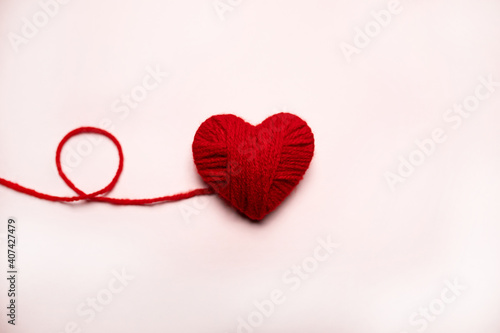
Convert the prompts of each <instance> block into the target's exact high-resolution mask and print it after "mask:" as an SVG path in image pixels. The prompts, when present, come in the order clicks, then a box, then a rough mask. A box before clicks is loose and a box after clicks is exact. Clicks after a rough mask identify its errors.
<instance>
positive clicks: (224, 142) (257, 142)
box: [193, 113, 314, 221]
mask: <svg viewBox="0 0 500 333" xmlns="http://www.w3.org/2000/svg"><path fill="white" fill-rule="evenodd" d="M313 154H314V136H313V133H312V131H311V129H310V128H309V126H308V125H307V123H306V122H305V121H304V120H302V119H300V118H299V117H297V116H295V115H293V114H290V113H279V114H275V115H273V116H271V117H269V118H267V119H266V120H264V121H263V122H262V123H261V124H259V125H257V126H253V125H251V124H249V123H247V122H245V121H244V120H243V119H241V118H239V117H237V116H234V115H229V114H228V115H217V116H212V117H210V118H209V119H207V120H206V121H205V122H203V124H202V125H201V126H200V127H199V128H198V131H197V132H196V135H195V137H194V141H193V157H194V162H195V164H196V167H197V169H198V173H199V174H200V176H201V177H202V178H203V180H204V181H205V182H206V183H207V184H208V185H209V186H210V187H211V188H212V189H213V190H214V191H215V192H216V193H217V194H218V195H219V196H220V197H222V198H223V199H224V200H225V201H226V202H227V203H229V204H230V205H232V206H233V207H235V208H236V209H237V210H238V211H239V212H241V213H243V214H244V215H246V216H247V217H249V218H250V219H252V220H256V221H258V220H262V219H263V218H264V217H265V216H266V215H267V214H269V213H270V212H272V211H273V210H274V209H275V208H276V207H278V206H279V205H280V204H281V203H282V202H283V200H284V199H285V198H286V197H287V196H288V195H289V194H290V193H291V192H292V190H293V189H294V188H295V186H297V184H298V183H299V181H300V180H301V179H302V177H303V176H304V173H305V172H306V170H307V169H308V168H309V164H310V162H311V159H312V157H313Z"/></svg>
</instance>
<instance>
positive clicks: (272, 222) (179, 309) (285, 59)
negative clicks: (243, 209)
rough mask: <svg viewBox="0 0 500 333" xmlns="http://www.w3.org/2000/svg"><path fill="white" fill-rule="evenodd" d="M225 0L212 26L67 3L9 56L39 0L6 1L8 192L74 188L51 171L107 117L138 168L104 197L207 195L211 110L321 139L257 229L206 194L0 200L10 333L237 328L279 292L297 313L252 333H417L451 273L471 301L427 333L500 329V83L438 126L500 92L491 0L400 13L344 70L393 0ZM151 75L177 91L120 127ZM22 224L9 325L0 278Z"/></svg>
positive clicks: (163, 89)
mask: <svg viewBox="0 0 500 333" xmlns="http://www.w3.org/2000/svg"><path fill="white" fill-rule="evenodd" d="M232 3H233V5H232V8H233V10H232V11H228V12H225V13H224V14H222V16H223V17H224V18H225V20H222V19H221V16H220V15H219V14H218V13H217V11H216V10H215V9H214V7H213V3H212V1H211V0H204V1H202V0H187V1H180V0H178V1H160V0H143V1H131V0H108V1H81V0H73V1H71V2H69V3H68V4H65V5H60V7H59V9H58V12H57V13H56V15H54V17H53V18H50V20H49V22H48V23H47V24H46V25H45V26H43V27H41V28H40V29H39V31H38V33H37V34H36V35H35V36H33V37H32V38H29V39H28V41H27V43H24V44H23V45H19V49H18V51H17V52H16V51H15V48H14V47H13V45H12V43H11V42H10V41H9V36H10V37H11V38H12V36H13V35H12V34H13V33H15V34H18V35H21V33H22V32H21V29H22V27H23V25H24V24H25V23H23V18H26V19H28V20H29V21H31V22H32V21H33V16H34V15H36V13H39V12H40V10H41V9H40V4H39V3H38V2H37V1H32V0H24V1H17V0H1V1H0V156H1V158H0V177H3V178H7V179H10V180H12V181H16V182H19V183H21V184H24V185H26V186H29V187H34V188H36V189H38V190H40V191H43V192H47V193H50V194H56V195H72V192H71V190H70V189H68V188H67V187H66V185H65V184H64V183H63V181H62V180H61V179H60V178H59V177H58V175H57V172H56V169H55V165H54V155H55V149H56V147H57V144H58V143H59V141H60V140H61V138H62V137H63V136H64V135H65V134H66V133H67V132H69V131H70V130H72V129H74V128H76V127H80V126H84V125H87V126H99V124H100V123H101V122H102V121H103V119H107V120H104V121H105V122H106V121H107V122H111V123H112V125H113V128H112V129H111V132H112V133H113V134H115V135H116V136H117V137H118V139H119V140H120V141H121V143H122V145H123V148H124V151H125V157H126V159H125V170H124V173H123V176H122V178H121V180H120V183H119V184H118V186H117V187H116V189H115V190H114V191H113V193H112V195H113V196H114V197H132V198H141V197H151V196H159V195H166V194H173V193H177V192H181V191H186V190H189V189H193V188H199V187H203V186H204V184H203V183H202V182H201V180H200V179H199V177H198V175H197V173H196V170H195V167H194V164H193V162H192V155H191V143H192V139H193V136H194V133H195V132H196V129H197V128H198V126H199V125H200V124H201V122H202V121H203V120H205V119H206V118H208V117H209V116H211V115H214V114H220V113H234V114H236V115H238V116H241V117H243V118H244V119H246V120H248V121H249V122H252V123H254V124H257V123H259V122H261V121H262V120H263V119H265V118H266V117H268V116H270V115H271V114H273V113H276V112H278V111H277V110H288V111H289V112H293V113H295V114H297V115H299V116H300V117H302V118H303V119H304V120H306V121H307V122H308V124H309V125H310V127H311V128H312V129H313V132H314V134H315V139H316V151H315V157H314V159H313V162H312V164H311V167H310V169H309V171H308V172H307V174H306V176H305V179H304V180H303V181H302V182H301V183H300V185H299V187H298V188H297V191H295V192H294V193H293V194H292V195H291V196H290V197H289V198H288V200H286V202H285V203H283V205H282V206H280V207H279V208H278V210H277V211H276V212H275V213H273V214H272V215H270V216H269V217H268V218H267V219H266V220H264V222H263V223H262V224H252V223H249V221H247V220H245V219H244V218H242V217H241V216H240V215H238V214H237V213H235V212H234V211H233V209H231V208H230V207H228V206H227V205H225V204H224V203H223V202H222V201H221V200H219V199H218V198H217V197H216V196H210V197H206V198H199V199H190V200H186V201H184V202H178V203H167V204H163V205H157V206H154V207H114V206H109V205H102V204H98V203H84V204H75V205H65V204H59V203H49V202H44V201H40V200H37V199H34V198H31V197H28V196H24V195H21V194H17V193H15V192H13V191H11V190H8V189H5V188H0V221H1V223H0V227H1V230H0V242H1V244H0V245H1V255H0V258H1V260H2V262H1V267H2V272H4V273H0V277H1V281H2V283H0V286H1V288H2V289H1V296H0V301H1V306H0V308H1V309H2V310H1V312H0V313H1V315H2V316H1V319H0V331H2V332H20V333H31V332H38V333H49V332H51V333H52V332H53V333H56V332H64V330H65V327H66V325H67V324H68V323H70V322H75V323H77V324H78V325H80V326H79V328H80V329H81V330H82V332H88V333H97V332H121V333H136V332H186V333H191V332H193V333H194V332H197V333H199V332H207V333H208V332H214V333H215V332H217V333H219V332H221V333H225V332H228V333H229V332H238V325H239V324H238V321H239V318H242V319H243V320H247V319H248V316H250V315H251V314H252V313H253V312H255V311H256V307H255V305H254V302H255V301H258V302H262V301H263V300H266V299H269V295H270V293H271V292H272V291H273V290H274V289H278V290H281V291H283V292H284V294H285V297H286V300H285V302H284V303H282V304H280V305H277V306H276V307H275V309H274V311H273V313H272V314H271V315H270V316H269V318H267V317H266V318H265V319H264V320H263V322H262V323H259V325H255V327H251V329H250V330H248V329H247V330H246V331H245V330H242V329H240V332H248V331H252V332H253V331H255V332H261V333H284V332H286V333H299V332H317V333H327V332H342V333H379V332H380V333H390V332H394V333H400V332H408V333H412V332H418V331H417V329H419V328H423V326H422V325H423V324H422V323H421V322H420V324H418V325H416V324H415V323H413V324H412V323H411V322H410V321H409V320H410V317H411V316H412V315H413V314H414V312H415V311H418V309H419V308H421V307H423V308H426V307H429V305H430V304H434V305H436V304H438V305H439V299H440V297H441V293H442V291H443V290H444V289H445V288H446V282H445V281H450V282H453V281H455V280H457V281H458V282H459V283H460V284H461V285H463V286H465V287H466V290H465V291H463V292H462V293H461V294H460V295H459V296H458V297H456V299H455V300H454V302H451V304H446V305H445V309H444V310H443V311H442V313H440V314H439V315H437V316H435V318H434V319H433V321H432V322H428V325H426V326H428V327H426V330H425V331H426V332H435V333H448V332H454V333H462V332H463V333H465V332H477V333H498V332H500V320H499V316H498V313H499V311H500V286H499V284H498V281H500V268H499V265H500V260H499V259H500V258H499V256H500V242H499V241H498V239H499V237H500V225H499V222H500V208H499V207H500V205H499V200H500V176H499V171H500V145H499V144H498V143H499V142H500V131H499V129H500V128H499V121H500V115H499V113H498V109H499V107H500V87H497V89H498V91H496V92H494V93H492V94H491V96H489V97H488V98H487V99H486V100H484V101H481V102H480V105H479V107H478V108H477V110H476V111H475V112H473V113H472V114H471V115H470V117H468V118H466V119H463V123H462V124H461V126H460V127H459V128H457V129H453V128H452V127H451V125H452V124H453V123H446V122H445V121H444V120H443V115H444V114H445V113H446V112H447V110H448V109H449V108H450V107H453V105H454V104H456V103H462V102H463V101H464V99H465V98H466V97H467V96H469V95H474V92H475V89H476V86H478V84H480V81H479V77H488V76H489V75H492V76H493V78H494V79H495V80H496V81H500V62H499V59H500V48H499V44H498V41H499V40H500V21H499V20H498V16H499V14H500V2H499V1H493V0H490V1H487V0H480V1H470V0H469V1H465V0H461V1H453V2H450V1H424V0H419V1H417V0H413V1H404V2H402V3H401V4H400V8H401V9H402V11H401V12H400V13H399V14H397V15H393V16H392V19H391V22H390V23H389V24H388V25H387V26H386V27H383V28H382V29H381V31H380V33H379V34H378V35H376V36H374V37H373V38H371V39H370V43H369V44H368V46H366V47H364V48H360V50H359V54H354V55H353V56H352V57H351V59H350V60H351V61H350V62H349V61H347V59H346V57H345V56H344V54H343V53H342V51H341V48H340V46H341V45H342V43H349V44H352V45H354V44H353V43H354V38H355V36H356V28H360V29H363V28H364V27H365V25H367V24H369V23H370V22H372V21H373V20H374V18H373V16H372V15H371V12H372V11H376V12H379V11H380V10H383V9H387V6H388V2H387V1H360V0H357V1H353V0H345V1H326V0H322V1H319V0H316V1H298V0H297V1H295V0H294V1H292V0H287V1H285V0H281V1H262V0H260V1H249V0H246V1H241V2H240V3H238V1H234V0H233V1H232ZM157 66H159V68H161V70H162V71H164V72H168V73H169V76H168V78H165V79H164V80H163V82H162V83H161V84H159V85H158V87H157V88H156V89H154V90H153V91H151V92H149V94H148V96H147V98H146V99H145V100H144V101H142V102H141V103H139V105H138V107H137V108H136V109H133V110H131V111H130V112H129V113H128V115H127V116H126V117H123V115H124V113H123V112H115V111H116V107H115V106H114V103H115V101H117V100H118V99H119V98H120V96H121V95H122V94H129V93H130V92H131V90H132V89H134V88H136V87H137V86H138V85H140V84H141V83H142V80H143V78H144V77H145V76H146V75H147V70H146V68H148V67H151V68H155V67H157ZM436 128H442V129H443V130H444V131H445V132H446V135H447V140H446V141H445V142H444V143H442V144H439V145H437V147H436V149H435V151H434V152H433V154H431V155H430V156H429V157H427V158H426V160H425V162H424V163H423V164H422V165H420V166H418V167H417V168H416V170H415V171H414V172H413V174H412V175H410V176H409V177H408V179H407V180H406V181H405V182H404V183H398V184H397V185H396V187H395V190H394V191H392V190H391V188H390V186H389V185H388V183H387V181H386V179H385V177H384V175H385V174H386V172H394V173H396V172H397V168H398V165H399V160H398V158H399V156H403V157H408V156H409V155H410V154H411V153H412V152H414V151H415V149H416V145H415V143H414V142H415V140H423V139H426V138H430V137H431V135H432V132H433V130H434V129H436ZM82 140H88V137H87V138H85V137H79V138H75V139H74V140H71V142H70V143H69V144H68V146H67V147H66V148H67V149H65V153H64V155H63V159H68V158H69V157H68V156H69V155H68V154H70V151H71V149H73V150H76V149H78V147H79V145H80V148H81V145H84V143H82ZM91 150H92V151H91V152H90V154H89V156H87V157H85V158H84V159H83V160H82V162H81V163H80V164H79V165H78V166H77V167H73V168H66V169H67V172H68V175H69V176H70V177H71V179H73V180H74V181H75V183H76V184H78V186H80V187H81V188H82V189H85V190H97V189H99V188H101V187H104V186H105V185H106V184H107V183H108V182H109V181H110V179H111V177H112V175H113V172H114V168H115V167H116V163H117V157H116V153H115V150H114V148H113V146H112V145H111V144H110V143H109V142H104V143H102V144H100V145H98V146H96V147H93V148H91ZM68 169H71V170H68ZM186 211H188V212H191V213H192V212H195V214H192V215H190V214H187V215H186ZM10 216H13V217H15V218H16V219H17V221H18V238H19V245H18V264H19V271H20V273H19V281H18V283H19V284H18V290H19V296H18V309H17V311H18V318H17V325H16V326H15V327H12V326H11V325H7V323H6V321H7V317H6V316H5V310H6V309H5V306H6V305H7V302H8V299H7V296H6V292H5V290H6V288H5V287H6V284H5V283H6V280H5V279H4V278H3V276H4V274H6V273H5V271H6V255H5V253H6V251H7V248H6V243H5V231H6V229H7V227H6V223H7V218H8V217H10ZM327 237H331V239H332V240H333V241H335V242H338V243H339V244H340V246H339V247H338V249H336V250H335V251H334V252H333V253H332V254H331V255H330V256H329V257H328V260H326V261H324V262H321V263H319V265H318V268H317V269H315V270H314V271H313V272H312V273H310V274H309V277H308V278H307V279H306V280H304V281H303V283H302V284H301V286H300V288H298V290H296V291H294V292H293V291H291V290H290V287H291V286H292V285H291V284H290V283H287V282H286V281H285V280H283V276H284V275H286V274H287V273H289V270H290V269H291V268H292V267H293V266H294V265H301V264H302V263H303V261H304V260H306V261H307V260H308V258H309V259H310V258H311V257H312V256H313V255H314V250H315V248H316V247H317V246H318V241H317V239H318V238H321V239H326V238H327ZM122 269H124V270H125V271H126V272H127V274H129V275H131V276H133V277H134V279H133V280H132V281H130V282H129V284H128V285H127V286H126V288H125V289H124V290H123V291H122V292H120V293H118V294H115V295H114V296H113V299H112V301H111V302H110V303H109V304H107V305H105V306H104V307H103V309H102V311H101V312H96V316H95V318H93V320H90V321H89V322H86V321H85V319H89V318H88V317H86V316H80V315H78V314H77V312H76V310H77V308H78V307H79V306H80V305H81V304H82V303H83V304H85V302H86V301H87V299H88V298H92V297H96V295H99V294H101V296H102V295H104V294H105V291H104V292H103V290H106V288H108V283H109V282H110V281H113V272H114V271H121V270H122ZM257 317H258V315H257Z"/></svg>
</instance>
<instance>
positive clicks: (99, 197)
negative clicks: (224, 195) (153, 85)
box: [0, 127, 215, 206]
mask: <svg viewBox="0 0 500 333" xmlns="http://www.w3.org/2000/svg"><path fill="white" fill-rule="evenodd" d="M84 133H91V134H98V135H103V136H105V137H107V138H108V139H109V140H111V142H113V144H114V145H115V147H116V149H117V151H118V157H119V160H118V161H119V162H118V169H117V170H116V173H115V176H114V177H113V179H112V180H111V182H110V183H109V184H108V185H107V186H106V187H104V188H102V189H101V190H99V191H96V192H93V193H89V194H87V193H85V192H83V191H82V190H80V189H79V188H78V187H77V186H76V185H75V184H74V183H73V182H72V181H71V180H70V179H69V178H68V177H67V176H66V174H65V173H64V171H63V169H62V165H61V153H62V149H63V147H64V145H65V144H66V143H67V142H68V140H69V139H71V138H72V137H74V136H76V135H80V134H84ZM123 161H124V157H123V150H122V147H121V144H120V142H119V141H118V139H116V137H114V136H113V135H112V134H111V133H109V132H107V131H105V130H103V129H100V128H96V127H80V128H77V129H75V130H73V131H71V132H69V133H68V134H66V136H65V137H64V138H63V139H62V140H61V142H60V143H59V146H58V147H57V151H56V166H57V171H58V173H59V176H60V177H61V178H62V180H64V182H65V183H66V185H68V187H69V188H71V189H72V190H73V191H74V192H75V193H76V194H77V195H76V196H66V197H65V196H55V195H51V194H45V193H42V192H38V191H36V190H34V189H31V188H28V187H25V186H22V185H19V184H17V183H14V182H12V181H9V180H7V179H3V178H0V185H2V186H4V187H7V188H9V189H11V190H14V191H17V192H20V193H23V194H27V195H29V196H32V197H36V198H38V199H42V200H47V201H54V202H77V201H94V202H103V203H108V204H113V205H137V206H143V205H151V204H155V203H161V202H169V201H179V200H184V199H188V198H192V197H195V196H198V195H209V194H214V193H215V191H214V190H213V189H212V188H200V189H195V190H191V191H188V192H183V193H178V194H173V195H166V196H161V197H156V198H146V199H128V198H110V197H106V196H103V195H105V194H107V193H109V192H111V191H112V190H113V188H114V187H115V186H116V184H117V183H118V180H119V179H120V176H121V173H122V171H123Z"/></svg>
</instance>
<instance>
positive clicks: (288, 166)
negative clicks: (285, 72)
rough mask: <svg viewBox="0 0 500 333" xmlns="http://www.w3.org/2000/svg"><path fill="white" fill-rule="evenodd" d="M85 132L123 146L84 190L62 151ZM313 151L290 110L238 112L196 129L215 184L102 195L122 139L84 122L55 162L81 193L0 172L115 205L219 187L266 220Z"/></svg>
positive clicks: (204, 167)
mask: <svg viewBox="0 0 500 333" xmlns="http://www.w3.org/2000/svg"><path fill="white" fill-rule="evenodd" d="M83 133H94V134H99V135H103V136H105V137H107V138H108V139H110V140H111V142H113V144H114V145H115V147H116V149H117V150H118V156H119V163H118V169H117V171H116V174H115V176H114V177H113V179H112V180H111V182H110V183H109V184H108V185H107V186H106V187H104V188H103V189H101V190H99V191H96V192H93V193H89V194H87V193H85V192H84V191H82V190H80V189H79V188H78V187H77V186H76V185H75V184H74V183H73V182H72V181H71V180H70V179H69V178H68V177H67V176H66V174H65V173H64V171H63V169H62V166H61V152H62V149H63V147H64V145H65V144H66V143H67V142H68V140H69V139H71V138H72V137H74V136H76V135H80V134H83ZM313 154H314V136H313V134H312V132H311V129H310V128H309V126H308V125H307V124H306V122H305V121H303V120H302V119H300V118H299V117H297V116H295V115H293V114H289V113H279V114H276V115H274V116H271V117H269V118H267V119H266V120H264V121H263V122H262V123H261V124H260V125H257V126H253V125H251V124H249V123H247V122H245V121H244V120H242V119H241V118H238V117H236V116H234V115H218V116H213V117H211V118H209V119H207V120H206V121H205V122H204V123H203V124H202V125H201V126H200V127H199V128H198V131H197V132H196V135H195V138H194V141H193V157H194V162H195V164H196V167H197V169H198V173H199V174H200V176H201V177H202V178H203V180H204V181H205V182H206V183H207V184H208V185H209V186H210V187H209V188H202V189H196V190H192V191H189V192H185V193H179V194H174V195H167V196H163V197H158V198H150V199H119V198H109V197H106V196H103V195H104V194H106V193H109V192H111V190H113V188H114V187H115V186H116V184H117V182H118V180H119V179H120V176H121V173H122V170H123V160H124V157H123V151H122V147H121V145H120V142H118V140H117V139H116V138H115V137H114V136H113V135H112V134H111V133H109V132H107V131H105V130H102V129H99V128H95V127H81V128H77V129H75V130H73V131H71V132H69V133H68V134H67V135H66V136H65V137H64V138H63V139H62V140H61V142H60V143H59V146H58V147H57V152H56V165H57V171H58V172H59V176H60V177H61V178H62V179H63V180H64V182H65V183H66V184H67V185H68V186H69V187H70V188H71V189H72V190H73V191H75V193H76V194H77V195H76V196H71V197H63V196H54V195H50V194H45V193H41V192H38V191H36V190H34V189H31V188H28V187H24V186H21V185H19V184H16V183H14V182H11V181H9V180H6V179H2V178H0V185H3V186H6V187H8V188H10V189H13V190H15V191H18V192H21V193H25V194H28V195H30V196H33V197H36V198H39V199H43V200H49V201H58V202H74V201H80V200H87V201H98V202H105V203H110V204H116V205H148V204H154V203H159V202H165V201H177V200H182V199H187V198H191V197H194V196H197V195H206V194H213V193H217V194H219V196H220V197H221V198H223V199H224V200H225V201H226V202H228V203H229V204H230V205H232V206H234V207H235V208H236V209H237V210H238V211H240V212H241V213H243V214H244V215H246V216H248V217H249V218H250V219H253V220H261V219H263V218H264V217H265V216H266V215H267V214H269V213H270V212H271V211H273V210H274V209H275V208H276V207H277V206H278V205H279V204H281V202H282V201H283V200H284V199H285V198H286V197H287V196H288V195H289V194H290V193H291V192H292V190H293V189H294V188H295V186H297V184H298V183H299V181H300V180H301V179H302V177H303V175H304V173H305V172H306V170H307V169H308V168H309V164H310V162H311V159H312V157H313Z"/></svg>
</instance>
